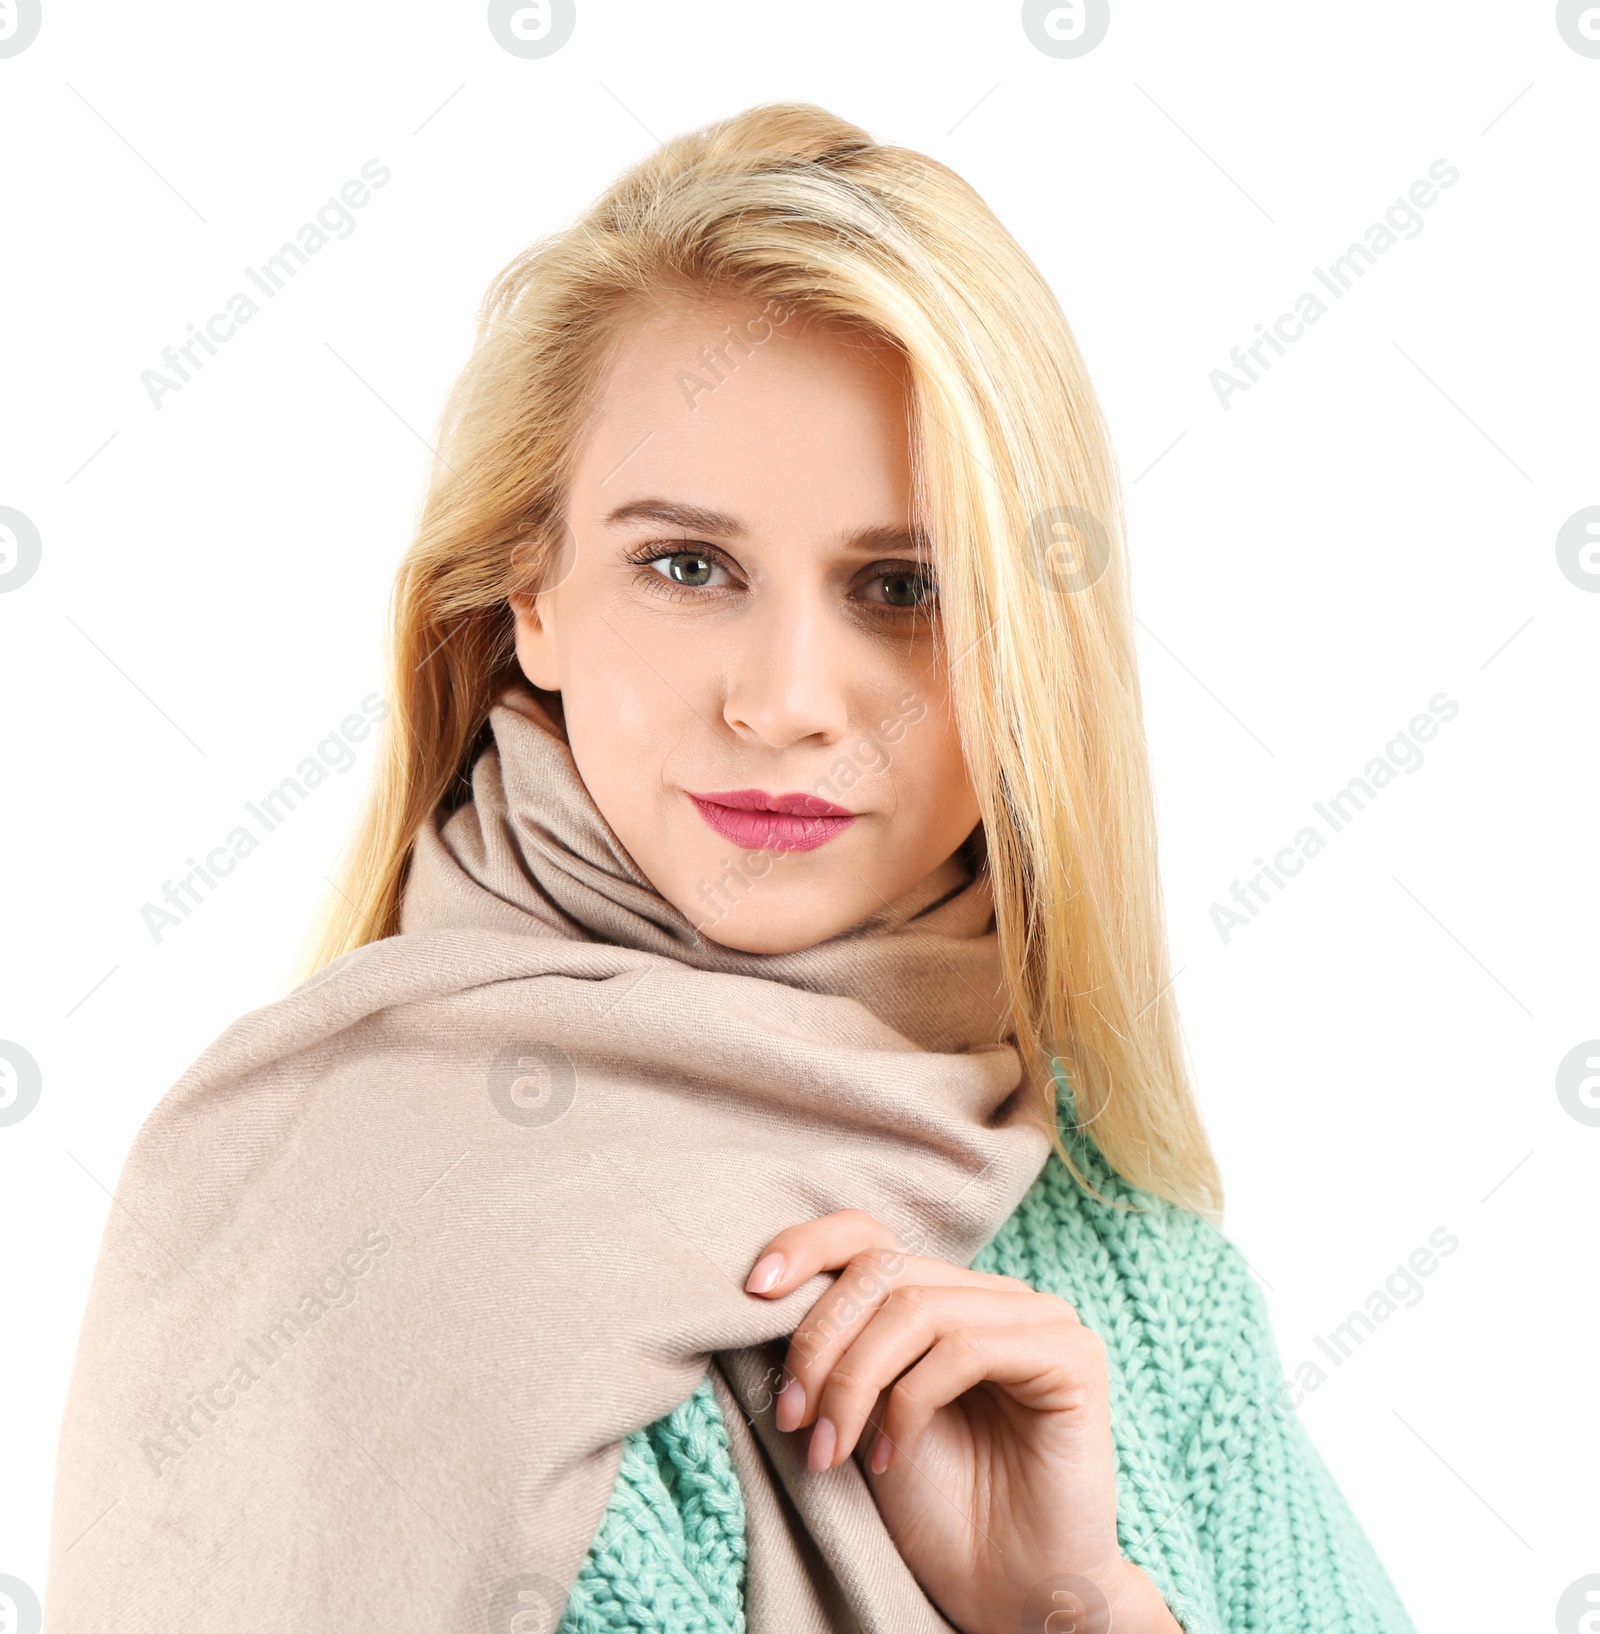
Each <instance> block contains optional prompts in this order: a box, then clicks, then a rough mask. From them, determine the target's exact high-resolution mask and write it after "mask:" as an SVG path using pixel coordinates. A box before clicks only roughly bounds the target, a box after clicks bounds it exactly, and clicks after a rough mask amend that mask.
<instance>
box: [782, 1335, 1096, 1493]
mask: <svg viewBox="0 0 1600 1634" xmlns="http://www.w3.org/2000/svg"><path fill="white" fill-rule="evenodd" d="M985 1380H988V1381H990V1382H991V1383H994V1384H998V1385H999V1386H1001V1388H1002V1389H1004V1390H1005V1391H1006V1393H1007V1394H1008V1395H1010V1396H1012V1397H1014V1398H1015V1399H1016V1400H1017V1401H1019V1402H1021V1403H1022V1404H1023V1405H1024V1406H1028V1407H1033V1408H1035V1409H1037V1410H1040V1411H1045V1412H1050V1411H1054V1412H1062V1413H1068V1412H1072V1411H1074V1410H1080V1411H1081V1409H1083V1408H1085V1407H1090V1406H1092V1405H1094V1404H1095V1403H1099V1402H1103V1401H1104V1400H1105V1399H1106V1393H1107V1382H1106V1353H1105V1345H1104V1343H1103V1342H1102V1341H1101V1339H1100V1336H1099V1335H1098V1334H1096V1333H1095V1332H1093V1330H1091V1329H1089V1328H1086V1327H1084V1326H1083V1325H1082V1324H1081V1323H1078V1322H1071V1323H1065V1322H1060V1323H1053V1324H1049V1325H1045V1326H1039V1325H1036V1324H1033V1323H1028V1324H1023V1325H1019V1326H1012V1327H993V1328H961V1329H958V1330H956V1331H955V1332H952V1333H946V1334H944V1335H943V1336H941V1337H940V1339H939V1340H938V1341H937V1342H936V1343H935V1344H934V1345H933V1347H932V1349H930V1350H929V1351H928V1353H927V1355H926V1356H924V1357H923V1358H922V1360H921V1361H920V1362H918V1363H917V1365H916V1366H915V1367H913V1368H912V1369H911V1371H910V1372H909V1373H907V1374H906V1375H905V1377H904V1378H902V1379H901V1380H899V1382H898V1383H896V1384H895V1386H894V1388H893V1389H892V1390H891V1391H890V1392H889V1399H888V1402H887V1403H886V1405H885V1407H884V1411H883V1414H882V1417H881V1419H880V1422H879V1430H878V1433H877V1434H875V1436H874V1445H873V1446H872V1447H871V1448H869V1449H868V1452H869V1457H870V1459H871V1467H872V1469H873V1471H874V1472H875V1473H877V1474H882V1473H883V1471H884V1470H886V1469H892V1468H893V1467H894V1466H895V1465H896V1464H897V1463H900V1462H902V1461H904V1460H907V1459H910V1458H912V1457H914V1456H915V1454H916V1449H917V1443H918V1441H920V1440H921V1439H922V1436H923V1433H924V1432H925V1431H926V1430H927V1428H928V1425H929V1424H930V1423H931V1422H932V1421H933V1416H934V1414H935V1413H937V1412H938V1411H939V1409H940V1408H941V1407H945V1406H948V1405H949V1404H950V1403H951V1402H952V1401H954V1400H955V1399H956V1398H957V1397H958V1396H962V1395H964V1394H965V1393H966V1392H967V1391H968V1390H970V1389H972V1388H973V1386H974V1385H977V1384H981V1383H983V1382H984V1381H985ZM814 1433H815V1432H813V1434H814ZM813 1467H821V1468H825V1467H826V1466H817V1465H814V1466H813Z"/></svg>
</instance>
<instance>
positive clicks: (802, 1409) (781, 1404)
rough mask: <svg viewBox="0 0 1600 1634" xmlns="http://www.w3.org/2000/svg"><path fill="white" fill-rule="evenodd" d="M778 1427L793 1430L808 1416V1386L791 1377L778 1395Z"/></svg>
mask: <svg viewBox="0 0 1600 1634" xmlns="http://www.w3.org/2000/svg"><path fill="white" fill-rule="evenodd" d="M777 1416H778V1428H779V1429H780V1430H792V1429H793V1428H794V1427H795V1425H797V1424H798V1423H799V1422H800V1420H801V1419H803V1418H804V1417H805V1416H806V1387H805V1386H804V1385H803V1384H801V1382H800V1381H799V1380H798V1379H790V1381H789V1382H788V1383H787V1384H786V1385H785V1386H784V1387H783V1390H782V1391H781V1393H780V1394H779V1396H778V1415H777Z"/></svg>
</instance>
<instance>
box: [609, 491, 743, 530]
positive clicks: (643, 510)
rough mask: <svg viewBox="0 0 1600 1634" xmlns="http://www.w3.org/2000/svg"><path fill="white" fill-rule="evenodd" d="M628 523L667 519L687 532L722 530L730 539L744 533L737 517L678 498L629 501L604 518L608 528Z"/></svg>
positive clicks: (670, 523) (672, 525) (667, 522)
mask: <svg viewBox="0 0 1600 1634" xmlns="http://www.w3.org/2000/svg"><path fill="white" fill-rule="evenodd" d="M628 522H664V523H665V524H666V525H667V526H668V527H673V528H682V529H683V530H684V531H685V532H688V533H720V534H722V535H723V536H724V537H726V538H729V539H742V538H743V537H744V534H745V526H744V523H742V522H741V521H740V520H739V519H738V518H737V517H734V516H725V515H724V514H723V513H722V512H721V511H713V510H708V509H707V508H706V507H705V506H704V505H686V504H683V503H681V502H680V501H678V500H675V499H634V500H630V501H629V502H628V503H627V504H626V505H619V506H618V507H617V508H616V509H615V510H614V511H612V512H610V514H609V515H608V516H607V517H606V519H605V525H606V526H607V527H608V528H620V527H622V526H623V525H624V524H626V523H628Z"/></svg>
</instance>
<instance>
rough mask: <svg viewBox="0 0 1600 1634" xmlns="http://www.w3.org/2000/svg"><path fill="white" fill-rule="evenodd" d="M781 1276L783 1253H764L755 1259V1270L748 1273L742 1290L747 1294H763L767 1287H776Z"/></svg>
mask: <svg viewBox="0 0 1600 1634" xmlns="http://www.w3.org/2000/svg"><path fill="white" fill-rule="evenodd" d="M782 1276H783V1255H782V1254H765V1255H763V1256H762V1257H761V1258H760V1259H758V1260H757V1261H756V1267H755V1270H753V1271H752V1272H751V1273H750V1280H749V1281H748V1282H747V1283H745V1285H744V1291H745V1292H746V1293H747V1294H764V1293H766V1292H767V1291H768V1289H770V1288H776V1287H777V1285H778V1281H779V1279H780V1278H781V1277H782Z"/></svg>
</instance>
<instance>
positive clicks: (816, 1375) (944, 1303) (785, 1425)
mask: <svg viewBox="0 0 1600 1634" xmlns="http://www.w3.org/2000/svg"><path fill="white" fill-rule="evenodd" d="M1078 1326H1079V1324H1078V1321H1077V1316H1076V1313H1075V1312H1074V1311H1073V1309H1072V1307H1071V1306H1070V1305H1068V1304H1067V1303H1066V1301H1065V1300H1060V1299H1056V1298H1054V1297H1053V1296H1051V1295H1049V1294H1037V1293H1034V1292H1033V1291H1032V1290H1026V1291H1024V1292H1012V1291H1011V1290H1009V1289H998V1288H983V1287H971V1286H946V1287H930V1286H928V1285H926V1284H907V1285H904V1286H902V1287H898V1288H895V1289H893V1290H892V1291H891V1292H890V1293H889V1295H888V1297H887V1298H886V1299H885V1300H884V1302H883V1304H882V1305H881V1307H880V1308H879V1309H878V1310H877V1311H876V1312H875V1313H874V1314H872V1315H871V1316H870V1317H869V1318H868V1320H867V1321H866V1325H865V1326H864V1327H863V1328H862V1329H861V1330H860V1332H858V1333H857V1334H856V1335H855V1337H854V1338H853V1339H851V1340H850V1341H849V1342H848V1344H847V1346H846V1348H845V1349H844V1350H843V1351H842V1354H840V1355H838V1356H837V1357H835V1356H833V1355H831V1354H830V1355H828V1356H826V1357H818V1356H807V1357H805V1358H804V1359H802V1360H800V1361H799V1362H798V1363H792V1364H789V1370H790V1371H792V1372H793V1373H794V1375H795V1381H794V1382H796V1383H798V1384H799V1385H800V1387H801V1388H802V1389H803V1390H804V1391H805V1406H804V1409H803V1410H801V1411H799V1412H798V1414H797V1405H798V1403H797V1402H795V1403H791V1404H790V1405H789V1406H788V1410H787V1411H784V1410H783V1407H784V1404H783V1403H782V1401H781V1399H780V1417H779V1421H778V1423H779V1428H780V1429H793V1428H797V1427H799V1426H800V1425H801V1424H804V1423H806V1422H808V1421H809V1419H810V1417H812V1416H813V1415H814V1416H815V1418H816V1429H815V1430H813V1431H812V1437H811V1446H810V1454H809V1459H810V1464H811V1467H812V1468H813V1469H829V1468H832V1466H833V1465H835V1464H839V1463H843V1461H844V1460H845V1459H846V1458H848V1457H849V1456H850V1454H851V1452H852V1451H853V1450H854V1449H855V1446H856V1444H857V1442H858V1441H859V1440H860V1439H861V1435H862V1432H863V1430H864V1428H865V1427H866V1424H867V1421H868V1419H869V1417H870V1416H871V1414H872V1410H873V1407H874V1405H875V1404H876V1403H877V1401H878V1399H879V1396H880V1395H881V1394H882V1392H883V1391H884V1390H885V1389H886V1388H888V1387H889V1386H890V1385H892V1384H894V1382H895V1380H896V1379H898V1378H899V1377H900V1375H901V1374H902V1373H904V1372H905V1371H906V1369H907V1368H909V1367H911V1366H912V1364H913V1363H915V1362H917V1360H918V1358H919V1357H922V1356H924V1355H925V1354H929V1353H933V1354H937V1353H938V1349H939V1347H940V1346H941V1345H944V1344H947V1343H948V1342H949V1341H951V1340H955V1341H956V1348H957V1349H960V1348H961V1347H962V1344H963V1343H964V1341H965V1338H966V1337H967V1336H970V1335H973V1334H978V1333H988V1332H991V1331H995V1330H999V1331H1003V1332H1006V1333H1010V1334H1016V1333H1023V1332H1026V1333H1028V1334H1030V1335H1031V1336H1032V1339H1031V1343H1030V1345H1029V1347H1028V1355H1029V1357H1030V1359H1031V1365H1032V1367H1033V1370H1034V1374H1035V1377H1036V1381H1037V1382H1036V1384H1035V1387H1034V1388H1033V1389H1032V1390H1031V1391H1024V1392H1023V1393H1022V1394H1020V1395H1019V1397H1018V1399H1019V1400H1021V1401H1023V1403H1024V1405H1027V1406H1031V1407H1037V1408H1038V1409H1040V1410H1048V1409H1050V1408H1051V1407H1060V1406H1063V1405H1065V1402H1064V1400H1063V1399H1062V1394H1061V1390H1060V1388H1059V1381H1055V1386H1054V1393H1053V1394H1052V1393H1051V1388H1050V1387H1049V1386H1046V1385H1045V1384H1044V1381H1043V1378H1042V1375H1044V1374H1047V1373H1049V1372H1050V1370H1051V1369H1052V1367H1053V1366H1054V1367H1056V1368H1059V1362H1060V1358H1061V1356H1062V1355H1063V1354H1064V1346H1063V1344H1062V1341H1061V1336H1060V1330H1062V1329H1065V1328H1075V1327H1078ZM1017 1365H1023V1364H1014V1365H1013V1372H1014V1369H1015V1366H1017ZM911 1376H912V1377H914V1376H915V1373H913V1374H912V1375H911ZM987 1376H989V1375H983V1374H980V1375H979V1377H987ZM1016 1377H1018V1378H1019V1379H1020V1378H1021V1375H1020V1374H1017V1375H1016ZM973 1382H976V1380H974V1381H973ZM964 1388H965V1387H964ZM956 1394H960V1392H959V1391H957V1392H956ZM891 1399H892V1398H891ZM936 1405H943V1403H942V1402H940V1403H937V1404H936ZM929 1411H930V1413H931V1411H932V1409H931V1408H930V1409H929ZM919 1433H920V1432H919Z"/></svg>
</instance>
